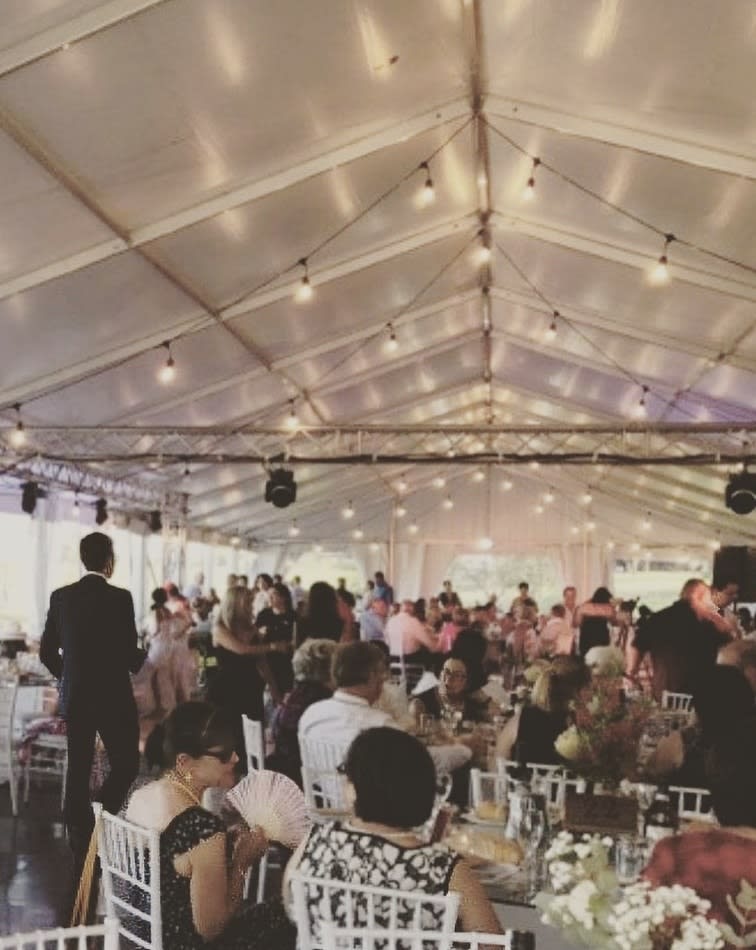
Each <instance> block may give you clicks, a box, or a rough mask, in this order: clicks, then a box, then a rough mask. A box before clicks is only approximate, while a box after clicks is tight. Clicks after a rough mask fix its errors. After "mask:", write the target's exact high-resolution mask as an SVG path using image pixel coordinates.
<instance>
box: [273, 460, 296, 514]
mask: <svg viewBox="0 0 756 950" xmlns="http://www.w3.org/2000/svg"><path fill="white" fill-rule="evenodd" d="M265 500H266V501H269V502H272V503H273V504H274V505H275V506H276V508H288V507H289V505H290V504H292V503H293V502H295V501H296V500H297V483H296V482H295V481H294V472H291V471H289V470H288V469H285V468H278V469H276V470H275V471H273V472H271V473H270V478H269V479H268V481H267V482H266V483H265Z"/></svg>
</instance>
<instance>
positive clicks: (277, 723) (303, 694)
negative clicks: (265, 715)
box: [265, 640, 336, 785]
mask: <svg viewBox="0 0 756 950" xmlns="http://www.w3.org/2000/svg"><path fill="white" fill-rule="evenodd" d="M335 651H336V644H335V643H334V642H333V640H305V642H304V643H303V644H302V646H301V647H299V649H298V650H297V651H296V653H295V654H294V656H293V657H292V661H291V662H292V667H293V670H294V687H293V689H292V690H291V692H290V693H287V695H286V696H285V698H284V701H283V703H282V704H281V705H280V706H279V707H278V708H277V709H276V711H275V713H274V715H273V721H272V723H271V731H272V733H273V753H272V755H270V756H269V757H268V758H267V760H266V762H265V766H266V768H269V769H273V771H275V772H283V774H284V775H288V776H289V778H291V779H294V781H295V782H296V783H297V784H298V785H301V784H302V758H301V756H300V754H299V740H298V739H297V729H298V728H299V720H300V719H301V718H302V715H303V713H304V712H305V710H306V709H307V708H308V707H309V706H311V705H312V704H313V703H317V702H319V701H320V700H321V699H328V698H329V697H330V696H331V695H332V694H333V688H332V686H331V666H332V664H333V654H334V653H335Z"/></svg>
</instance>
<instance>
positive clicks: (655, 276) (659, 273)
mask: <svg viewBox="0 0 756 950" xmlns="http://www.w3.org/2000/svg"><path fill="white" fill-rule="evenodd" d="M650 279H651V283H652V284H656V285H657V287H658V286H661V285H662V284H667V283H669V263H668V261H667V255H666V254H662V256H661V257H660V258H659V260H658V261H657V262H656V264H655V265H654V269H653V270H652V271H651V275H650Z"/></svg>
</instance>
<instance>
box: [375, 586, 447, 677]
mask: <svg viewBox="0 0 756 950" xmlns="http://www.w3.org/2000/svg"><path fill="white" fill-rule="evenodd" d="M384 636H385V638H386V643H388V645H389V650H390V651H391V656H403V657H404V658H405V660H407V661H408V662H410V663H425V662H426V661H428V660H430V659H431V656H430V655H431V654H433V653H438V652H439V650H440V649H441V646H440V644H439V642H438V637H437V636H436V635H435V634H434V633H431V631H430V630H428V628H427V627H426V626H425V624H424V623H422V622H421V621H420V620H419V619H418V618H417V617H416V616H415V605H414V604H413V603H412V601H411V600H404V601H402V609H401V610H400V612H399V613H398V614H396V615H395V616H393V617H389V619H388V622H387V623H386V631H385V634H384Z"/></svg>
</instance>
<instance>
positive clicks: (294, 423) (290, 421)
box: [286, 399, 299, 429]
mask: <svg viewBox="0 0 756 950" xmlns="http://www.w3.org/2000/svg"><path fill="white" fill-rule="evenodd" d="M298 426H299V416H298V415H297V410H296V409H295V407H294V400H293V399H290V400H289V415H288V416H287V417H286V428H287V429H296V428H297V427H298Z"/></svg>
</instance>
